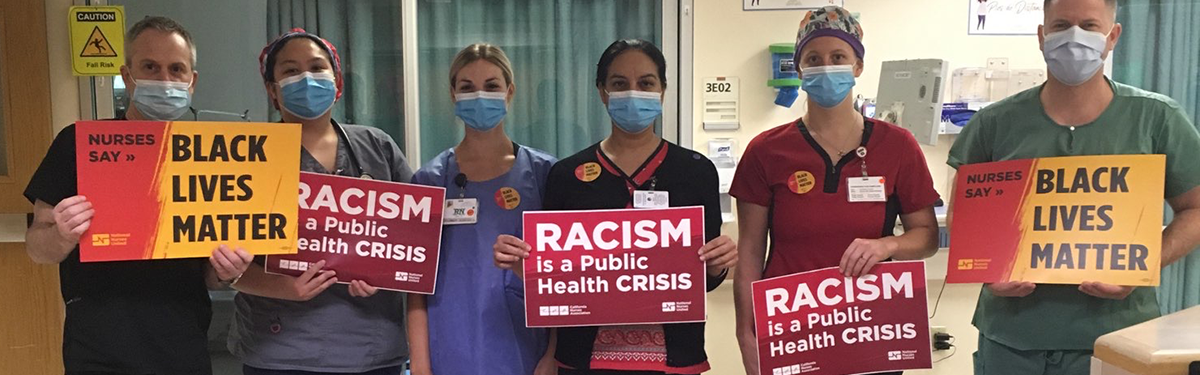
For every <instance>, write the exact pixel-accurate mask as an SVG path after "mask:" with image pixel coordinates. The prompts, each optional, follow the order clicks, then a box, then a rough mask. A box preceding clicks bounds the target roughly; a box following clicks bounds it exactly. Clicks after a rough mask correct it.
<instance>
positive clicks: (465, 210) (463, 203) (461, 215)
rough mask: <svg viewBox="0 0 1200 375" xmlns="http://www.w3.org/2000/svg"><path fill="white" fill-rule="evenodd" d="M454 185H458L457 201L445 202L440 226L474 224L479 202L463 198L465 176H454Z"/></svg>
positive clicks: (476, 218)
mask: <svg viewBox="0 0 1200 375" xmlns="http://www.w3.org/2000/svg"><path fill="white" fill-rule="evenodd" d="M454 184H455V185H458V199H447V200H446V209H445V210H442V212H443V214H442V225H460V224H475V223H476V222H477V221H478V220H479V200H478V199H475V198H465V196H466V193H467V175H465V174H462V173H459V174H458V175H457V176H454Z"/></svg>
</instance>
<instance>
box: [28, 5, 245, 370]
mask: <svg viewBox="0 0 1200 375" xmlns="http://www.w3.org/2000/svg"><path fill="white" fill-rule="evenodd" d="M125 40H126V51H125V52H126V58H125V59H126V60H125V65H124V66H122V67H121V78H122V79H123V80H124V81H125V86H126V87H128V89H129V90H131V91H132V93H133V94H132V95H131V99H130V102H131V103H130V105H129V109H128V111H127V113H126V114H125V119H126V120H156V121H171V120H175V119H178V118H179V117H180V116H182V115H183V114H184V113H186V112H187V111H188V109H189V106H190V102H191V93H192V90H193V88H195V81H196V77H197V74H196V71H195V70H193V66H194V64H195V62H196V51H195V47H194V45H193V44H192V39H191V36H190V35H189V34H188V32H187V31H186V30H184V29H183V27H182V26H180V25H179V24H178V23H176V22H175V21H172V20H171V19H168V18H165V17H147V18H145V19H143V20H141V21H139V22H138V23H137V24H135V25H133V27H132V28H130V29H129V33H128V35H127V36H126V38H125ZM184 88H186V89H184ZM77 194H78V186H77V179H76V163H75V125H70V126H68V127H66V128H65V129H63V130H62V132H60V133H59V134H58V136H57V137H55V139H54V143H52V144H51V145H50V150H49V151H48V152H47V153H46V157H45V159H43V160H42V164H41V166H39V167H38V170H37V172H36V173H35V174H34V175H33V178H32V179H31V180H30V182H29V186H28V187H26V189H25V197H26V198H28V199H29V201H30V202H31V203H33V205H34V207H33V208H34V209H33V222H32V223H31V224H30V226H29V230H28V231H27V232H26V233H25V239H26V243H27V251H28V253H29V257H30V258H31V259H33V261H34V262H37V263H43V264H55V263H57V264H58V265H59V278H60V281H61V284H62V297H63V302H65V303H66V321H65V323H64V327H63V364H64V367H65V370H66V373H67V374H180V375H190V374H211V373H212V368H211V363H210V360H209V356H208V345H207V339H208V325H209V321H210V320H211V318H212V310H211V307H210V303H211V302H210V301H209V297H208V290H207V289H208V288H206V286H208V287H212V288H217V287H219V286H221V285H222V284H223V285H225V286H228V284H231V283H233V282H236V281H237V278H238V277H239V276H240V275H241V272H243V271H245V269H246V267H247V265H248V264H249V262H250V260H251V256H250V255H249V254H247V253H246V252H245V251H243V250H238V251H236V252H235V251H230V250H228V249H224V248H222V249H219V250H215V251H214V252H213V257H212V258H210V259H209V260H205V259H174V260H153V261H125V262H98V263H81V262H80V261H79V238H80V236H82V235H83V234H84V233H85V232H86V231H87V230H88V227H89V226H90V225H91V220H92V218H93V216H94V215H97V214H99V215H114V216H119V215H121V213H119V212H100V213H97V212H95V211H94V210H93V209H92V205H91V203H88V201H87V198H86V197H83V196H80V195H77ZM109 217H112V216H109Z"/></svg>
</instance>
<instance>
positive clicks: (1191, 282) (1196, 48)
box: [1113, 0, 1200, 314]
mask: <svg viewBox="0 0 1200 375" xmlns="http://www.w3.org/2000/svg"><path fill="white" fill-rule="evenodd" d="M1117 22H1120V23H1121V25H1122V26H1123V34H1122V35H1121V41H1120V42H1119V43H1117V48H1116V51H1115V55H1114V56H1113V58H1114V61H1113V78H1114V79H1116V80H1117V81H1119V82H1123V83H1127V84H1130V85H1133V86H1137V87H1140V88H1143V89H1146V90H1150V91H1154V92H1158V93H1162V94H1164V95H1167V96H1169V97H1171V98H1172V99H1175V100H1176V101H1178V102H1179V104H1180V105H1181V106H1183V109H1184V110H1185V111H1186V112H1187V113H1188V115H1189V116H1190V117H1191V119H1192V122H1193V123H1195V122H1196V114H1197V113H1200V2H1196V1H1194V0H1122V1H1121V2H1120V7H1119V11H1118V13H1117ZM1196 162H1197V163H1200V160H1197V161H1196ZM1165 212H1166V213H1167V215H1166V216H1167V218H1166V219H1167V220H1168V221H1170V220H1171V216H1172V215H1171V210H1170V208H1169V207H1168V209H1167V210H1166V211H1165ZM1158 300H1159V305H1160V306H1161V308H1162V311H1163V313H1164V314H1169V313H1172V312H1175V311H1179V310H1182V309H1185V308H1188V307H1191V306H1196V305H1200V251H1193V252H1192V254H1191V255H1190V256H1188V257H1187V258H1184V259H1182V260H1180V261H1178V262H1176V263H1175V264H1172V265H1171V266H1168V267H1167V268H1164V269H1163V273H1162V285H1161V286H1160V287H1159V288H1158Z"/></svg>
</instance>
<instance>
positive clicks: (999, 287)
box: [986, 281, 1037, 297]
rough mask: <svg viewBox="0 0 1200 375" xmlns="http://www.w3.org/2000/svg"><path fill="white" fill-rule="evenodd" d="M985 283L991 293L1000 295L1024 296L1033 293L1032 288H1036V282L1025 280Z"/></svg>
mask: <svg viewBox="0 0 1200 375" xmlns="http://www.w3.org/2000/svg"><path fill="white" fill-rule="evenodd" d="M986 285H987V287H988V290H991V291H992V294H995V295H997V296H1000V297H1024V296H1028V295H1030V294H1033V290H1034V289H1035V288H1037V284H1034V283H1031V282H1026V281H1005V282H1002V283H991V284H986Z"/></svg>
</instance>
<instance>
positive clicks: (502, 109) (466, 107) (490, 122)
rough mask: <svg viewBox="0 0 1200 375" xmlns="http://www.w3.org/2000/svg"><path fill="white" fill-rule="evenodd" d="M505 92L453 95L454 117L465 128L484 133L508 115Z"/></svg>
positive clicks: (506, 94)
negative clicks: (461, 121)
mask: <svg viewBox="0 0 1200 375" xmlns="http://www.w3.org/2000/svg"><path fill="white" fill-rule="evenodd" d="M507 97H508V93H507V92H491V91H476V92H470V93H465V94H455V95H454V115H455V116H458V118H461V119H462V120H463V123H465V124H467V127H470V128H471V129H475V130H478V131H481V132H486V131H488V130H492V129H494V128H496V125H500V121H503V120H504V116H505V115H507V114H508V106H507V102H505V101H504V99H506V98H507Z"/></svg>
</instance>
